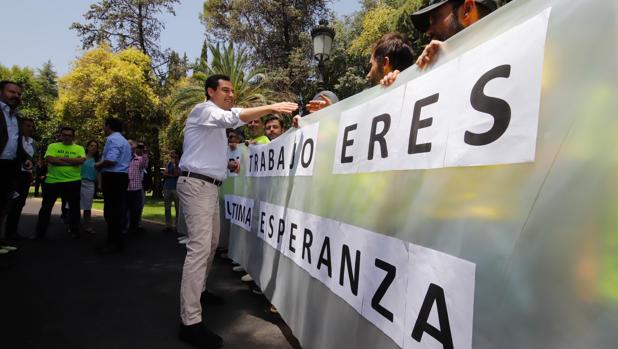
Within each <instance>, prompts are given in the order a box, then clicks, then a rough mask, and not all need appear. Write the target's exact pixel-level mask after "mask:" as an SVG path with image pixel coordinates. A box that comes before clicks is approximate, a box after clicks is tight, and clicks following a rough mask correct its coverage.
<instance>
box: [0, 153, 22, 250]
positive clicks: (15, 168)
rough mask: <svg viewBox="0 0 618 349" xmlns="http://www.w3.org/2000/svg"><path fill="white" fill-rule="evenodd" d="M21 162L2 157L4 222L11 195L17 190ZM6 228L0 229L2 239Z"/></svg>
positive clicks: (0, 183) (1, 212)
mask: <svg viewBox="0 0 618 349" xmlns="http://www.w3.org/2000/svg"><path fill="white" fill-rule="evenodd" d="M18 173H19V162H17V160H3V159H0V223H3V224H4V219H5V218H6V216H7V214H8V211H9V204H10V202H11V195H12V194H13V192H14V191H15V184H16V181H17V174H18ZM3 233H4V230H3V229H0V241H2V240H3V239H4V236H3V235H4V234H3Z"/></svg>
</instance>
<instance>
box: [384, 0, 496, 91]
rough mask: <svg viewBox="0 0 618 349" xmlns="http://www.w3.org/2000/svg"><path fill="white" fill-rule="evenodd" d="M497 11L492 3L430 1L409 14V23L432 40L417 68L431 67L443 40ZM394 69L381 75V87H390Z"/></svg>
mask: <svg viewBox="0 0 618 349" xmlns="http://www.w3.org/2000/svg"><path fill="white" fill-rule="evenodd" d="M496 8H497V5H496V2H495V0H430V1H429V4H428V5H427V6H426V7H424V8H422V9H420V10H418V11H417V12H415V13H413V14H412V16H411V17H412V23H413V24H414V26H415V27H416V29H418V30H419V31H421V32H423V33H425V34H426V35H427V36H429V37H430V38H431V39H432V40H431V42H430V43H429V44H428V45H427V46H425V49H424V50H423V53H421V55H420V56H419V57H418V59H417V60H416V65H418V67H419V68H420V69H424V68H425V67H427V66H429V65H431V64H433V63H434V62H435V61H436V59H437V57H438V55H439V54H440V51H441V50H443V48H444V43H443V41H445V40H447V39H449V38H450V37H451V36H453V35H455V34H457V33H459V32H460V31H461V30H463V29H465V28H467V27H469V26H471V25H472V24H474V23H476V22H477V21H478V20H480V19H481V18H483V17H485V16H486V15H488V14H489V13H491V12H492V11H494V10H495V9H496ZM399 73H400V70H395V71H393V72H390V73H388V74H386V75H385V76H384V78H383V79H382V80H381V81H380V84H382V85H384V86H390V85H391V84H393V83H394V82H395V80H396V79H397V76H399Z"/></svg>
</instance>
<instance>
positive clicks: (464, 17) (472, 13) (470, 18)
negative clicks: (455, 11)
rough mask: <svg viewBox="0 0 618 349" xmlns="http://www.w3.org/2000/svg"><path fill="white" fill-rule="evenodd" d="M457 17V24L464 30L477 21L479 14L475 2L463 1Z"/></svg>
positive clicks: (470, 0)
mask: <svg viewBox="0 0 618 349" xmlns="http://www.w3.org/2000/svg"><path fill="white" fill-rule="evenodd" d="M459 16H460V18H459V22H460V23H461V24H462V25H463V26H464V28H467V27H469V26H470V25H472V24H474V23H475V22H476V21H478V20H479V12H478V7H477V6H476V2H475V1H474V0H465V1H464V3H463V4H461V8H460V10H459Z"/></svg>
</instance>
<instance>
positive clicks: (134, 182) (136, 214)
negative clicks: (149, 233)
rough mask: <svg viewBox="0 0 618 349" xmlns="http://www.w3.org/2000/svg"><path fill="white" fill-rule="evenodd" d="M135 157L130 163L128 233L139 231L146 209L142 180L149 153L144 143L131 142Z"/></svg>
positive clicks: (133, 156)
mask: <svg viewBox="0 0 618 349" xmlns="http://www.w3.org/2000/svg"><path fill="white" fill-rule="evenodd" d="M129 144H130V145H131V151H132V152H133V155H132V157H131V162H129V186H128V187H127V206H128V212H127V214H128V224H129V226H128V231H129V233H136V232H138V230H139V223H140V221H141V218H142V209H143V208H144V187H143V185H142V180H143V178H144V172H145V171H146V168H147V167H148V153H146V152H145V151H144V149H145V146H144V144H143V143H137V142H135V141H133V140H129Z"/></svg>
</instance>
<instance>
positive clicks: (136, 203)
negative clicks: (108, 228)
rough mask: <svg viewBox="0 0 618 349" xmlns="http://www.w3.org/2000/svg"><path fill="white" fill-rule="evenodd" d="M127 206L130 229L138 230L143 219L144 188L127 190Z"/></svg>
mask: <svg viewBox="0 0 618 349" xmlns="http://www.w3.org/2000/svg"><path fill="white" fill-rule="evenodd" d="M127 208H128V212H127V214H128V217H129V219H128V221H129V231H136V230H137V229H138V228H139V223H140V221H141V219H142V210H143V209H144V191H143V190H141V189H140V190H127Z"/></svg>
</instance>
